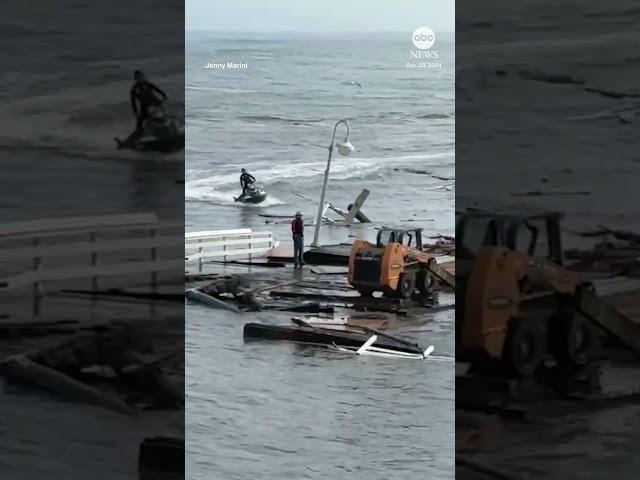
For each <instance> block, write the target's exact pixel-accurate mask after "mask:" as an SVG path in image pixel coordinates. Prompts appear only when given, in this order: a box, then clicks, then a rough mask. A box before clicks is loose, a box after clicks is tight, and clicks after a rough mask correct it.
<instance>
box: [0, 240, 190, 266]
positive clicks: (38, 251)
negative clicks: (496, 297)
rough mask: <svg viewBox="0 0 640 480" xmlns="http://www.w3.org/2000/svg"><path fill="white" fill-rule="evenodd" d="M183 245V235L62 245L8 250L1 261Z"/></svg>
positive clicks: (0, 258)
mask: <svg viewBox="0 0 640 480" xmlns="http://www.w3.org/2000/svg"><path fill="white" fill-rule="evenodd" d="M181 243H182V235H173V236H157V237H146V238H131V239H126V240H99V241H95V242H89V241H85V242H77V243H65V244H62V245H52V246H38V247H25V248H8V249H3V250H2V251H0V261H13V260H24V259H31V258H36V257H61V256H66V255H81V254H87V253H94V252H95V253H104V252H115V251H121V250H139V249H151V248H160V247H175V246H179V245H180V244H181Z"/></svg>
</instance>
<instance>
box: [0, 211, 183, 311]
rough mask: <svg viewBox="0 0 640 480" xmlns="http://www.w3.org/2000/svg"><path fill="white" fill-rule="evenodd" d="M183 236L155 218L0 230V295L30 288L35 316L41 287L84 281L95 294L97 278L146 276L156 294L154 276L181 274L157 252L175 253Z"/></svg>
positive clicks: (53, 222) (176, 262)
mask: <svg viewBox="0 0 640 480" xmlns="http://www.w3.org/2000/svg"><path fill="white" fill-rule="evenodd" d="M183 232H184V227H183V224H182V223H180V224H175V223H167V222H160V220H159V219H158V217H157V216H156V215H155V214H135V215H108V216H98V217H72V218H59V219H46V220H35V221H22V222H14V223H11V224H0V272H1V273H0V295H2V294H6V293H9V292H15V291H17V290H19V289H24V288H27V287H31V288H32V295H33V314H34V315H38V314H39V313H40V308H41V300H42V298H43V296H44V286H45V284H51V283H55V282H56V281H66V280H76V279H84V278H86V279H90V280H91V284H92V288H93V289H94V290H96V289H98V280H99V279H100V278H101V277H124V276H127V275H139V274H150V275H151V278H150V280H151V285H152V287H153V289H154V290H155V289H157V286H158V273H160V272H167V271H172V270H173V271H175V270H178V271H179V270H180V269H182V268H184V262H183V260H182V259H181V258H178V255H175V256H172V257H173V258H167V259H161V258H159V255H158V249H160V248H167V247H169V248H170V247H173V248H176V249H177V248H178V247H179V245H180V242H182V234H183ZM133 252H136V258H132V255H133ZM105 254H109V256H110V257H112V258H110V259H105V258H104V256H105ZM118 254H121V255H120V258H118ZM54 263H58V265H57V266H56V265H53V264H54ZM10 271H11V273H8V272H10ZM16 271H17V273H16ZM1 298H2V297H1V296H0V299H1Z"/></svg>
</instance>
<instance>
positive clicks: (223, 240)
mask: <svg viewBox="0 0 640 480" xmlns="http://www.w3.org/2000/svg"><path fill="white" fill-rule="evenodd" d="M226 241H227V237H225V236H223V237H222V251H223V252H226V251H227V244H226V243H225V242H226ZM222 260H223V261H225V262H226V261H227V256H226V255H225V256H223V257H222Z"/></svg>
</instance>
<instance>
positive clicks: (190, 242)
mask: <svg viewBox="0 0 640 480" xmlns="http://www.w3.org/2000/svg"><path fill="white" fill-rule="evenodd" d="M184 243H185V245H184V250H185V255H184V257H185V263H191V262H196V261H197V262H198V272H202V268H203V266H204V264H205V263H206V260H207V259H214V258H222V259H223V260H225V261H226V260H227V257H248V258H249V259H251V258H252V257H253V256H255V255H263V254H266V253H267V252H268V251H269V250H271V249H272V248H274V247H277V246H278V245H279V244H280V242H277V241H275V240H274V239H273V234H272V233H271V232H254V231H253V230H251V229H250V228H243V229H236V230H211V231H205V232H192V233H186V234H185V236H184Z"/></svg>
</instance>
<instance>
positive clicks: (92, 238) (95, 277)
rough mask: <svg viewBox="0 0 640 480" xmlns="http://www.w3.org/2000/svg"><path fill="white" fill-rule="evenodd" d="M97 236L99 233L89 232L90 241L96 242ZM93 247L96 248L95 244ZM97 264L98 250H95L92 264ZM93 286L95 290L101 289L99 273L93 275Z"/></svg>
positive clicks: (93, 265)
mask: <svg viewBox="0 0 640 480" xmlns="http://www.w3.org/2000/svg"><path fill="white" fill-rule="evenodd" d="M96 238H97V235H96V233H95V232H93V233H90V234H89V241H91V242H92V243H94V244H95V242H96ZM93 248H95V245H94V247H93ZM97 265H98V252H97V251H95V250H94V251H93V252H91V266H92V267H96V266H97ZM91 288H92V290H93V291H97V290H98V289H99V286H98V275H93V276H92V277H91Z"/></svg>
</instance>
